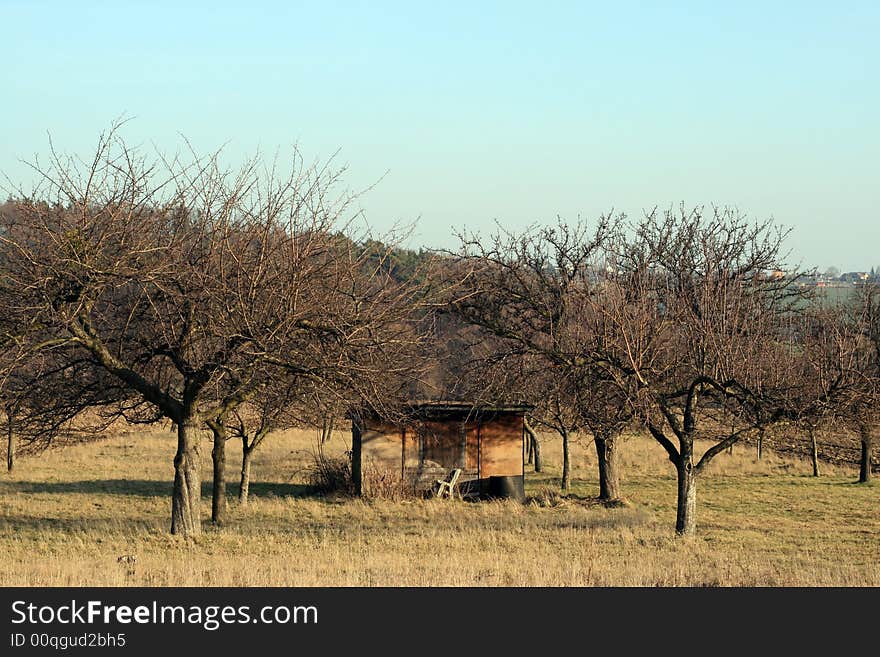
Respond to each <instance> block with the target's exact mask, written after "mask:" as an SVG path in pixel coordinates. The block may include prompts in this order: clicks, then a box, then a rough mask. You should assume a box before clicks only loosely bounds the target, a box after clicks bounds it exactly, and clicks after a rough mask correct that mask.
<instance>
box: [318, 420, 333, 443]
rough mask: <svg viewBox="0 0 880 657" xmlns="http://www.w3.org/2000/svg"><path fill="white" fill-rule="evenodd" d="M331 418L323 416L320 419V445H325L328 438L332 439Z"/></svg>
mask: <svg viewBox="0 0 880 657" xmlns="http://www.w3.org/2000/svg"><path fill="white" fill-rule="evenodd" d="M334 424H335V423H334V421H333V416H327V415H325V416H324V417H323V418H322V419H321V444H322V445H323V444H324V443H326V442H327V441H328V440H330V438H332V437H333V425H334Z"/></svg>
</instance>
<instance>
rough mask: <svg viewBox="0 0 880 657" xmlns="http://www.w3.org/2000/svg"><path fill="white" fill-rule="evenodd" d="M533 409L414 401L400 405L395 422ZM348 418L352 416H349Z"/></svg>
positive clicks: (377, 414) (472, 403) (531, 406)
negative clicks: (398, 415) (398, 414)
mask: <svg viewBox="0 0 880 657" xmlns="http://www.w3.org/2000/svg"><path fill="white" fill-rule="evenodd" d="M534 408H535V407H534V406H533V405H532V404H521V403H516V404H514V403H511V404H503V403H502V404H480V403H477V402H473V401H460V400H437V399H414V400H410V401H408V402H406V403H405V404H403V405H402V407H401V408H400V411H401V412H400V417H398V418H397V419H396V421H397V422H405V421H406V419H414V420H464V419H469V418H484V417H486V416H497V415H505V414H525V413H528V412H529V411H531V410H532V409H534ZM372 415H373V416H374V417H378V416H379V413H376V412H375V411H373V412H372ZM349 416H350V417H351V416H352V415H351V414H349Z"/></svg>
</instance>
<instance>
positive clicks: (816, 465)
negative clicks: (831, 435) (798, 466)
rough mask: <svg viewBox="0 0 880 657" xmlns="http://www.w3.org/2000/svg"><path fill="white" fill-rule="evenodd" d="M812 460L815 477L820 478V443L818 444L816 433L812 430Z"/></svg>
mask: <svg viewBox="0 0 880 657" xmlns="http://www.w3.org/2000/svg"><path fill="white" fill-rule="evenodd" d="M810 460H811V461H812V463H813V476H814V477H818V476H819V443H818V442H816V432H815V431H813V430H812V429H811V430H810Z"/></svg>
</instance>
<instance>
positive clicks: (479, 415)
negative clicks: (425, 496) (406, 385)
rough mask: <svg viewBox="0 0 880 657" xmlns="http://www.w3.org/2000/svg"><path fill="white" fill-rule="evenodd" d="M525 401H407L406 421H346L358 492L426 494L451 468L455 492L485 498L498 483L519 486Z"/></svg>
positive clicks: (507, 487) (376, 419) (374, 417)
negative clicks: (456, 485)
mask: <svg viewBox="0 0 880 657" xmlns="http://www.w3.org/2000/svg"><path fill="white" fill-rule="evenodd" d="M531 408H532V407H531V406H526V405H509V406H503V405H497V406H478V405H474V404H471V403H468V402H457V401H426V402H412V403H411V404H409V405H408V407H407V409H406V413H405V414H404V417H406V420H401V421H399V422H389V421H387V420H382V419H380V418H379V417H378V416H375V415H373V416H367V417H357V418H352V475H353V478H354V483H355V488H356V490H357V492H358V493H359V494H361V493H366V494H372V493H381V492H382V491H381V490H380V489H381V488H383V487H393V486H400V487H402V488H404V489H407V490H409V491H412V492H420V491H427V490H429V489H430V488H431V486H432V485H433V483H434V482H435V481H436V480H437V479H442V478H444V477H445V476H446V475H448V474H449V472H450V471H451V470H453V469H455V468H460V469H461V470H462V473H461V476H460V478H459V480H458V482H459V491H460V492H461V493H462V495H463V496H465V497H485V496H488V495H490V494H491V493H493V492H495V491H496V490H497V488H498V484H499V483H500V484H502V485H503V486H504V487H505V488H506V489H508V490H509V489H510V488H511V486H512V487H513V488H514V489H515V490H516V489H518V490H519V491H520V493H519V495H517V496H521V494H522V493H521V491H522V487H523V475H524V469H523V460H524V459H523V450H524V447H525V441H524V418H525V414H526V413H527V412H529V411H530V410H531Z"/></svg>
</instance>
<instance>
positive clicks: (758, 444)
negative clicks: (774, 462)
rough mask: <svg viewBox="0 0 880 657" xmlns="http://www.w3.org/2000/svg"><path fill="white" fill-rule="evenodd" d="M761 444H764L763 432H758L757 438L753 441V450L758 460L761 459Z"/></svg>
mask: <svg viewBox="0 0 880 657" xmlns="http://www.w3.org/2000/svg"><path fill="white" fill-rule="evenodd" d="M763 444H764V434H763V433H759V434H758V439H757V440H756V441H755V451H756V452H757V455H758V460H759V461H760V460H761V447H762V446H763Z"/></svg>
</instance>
